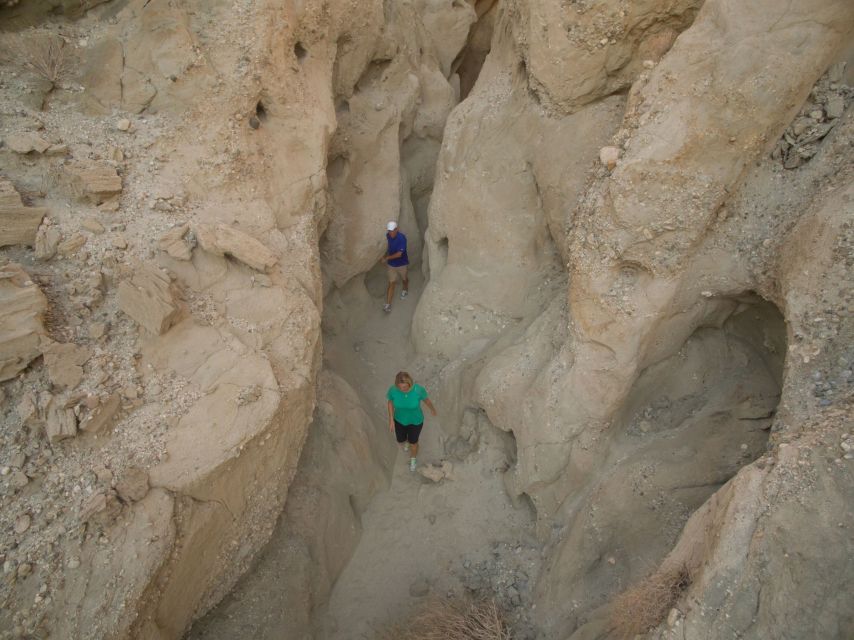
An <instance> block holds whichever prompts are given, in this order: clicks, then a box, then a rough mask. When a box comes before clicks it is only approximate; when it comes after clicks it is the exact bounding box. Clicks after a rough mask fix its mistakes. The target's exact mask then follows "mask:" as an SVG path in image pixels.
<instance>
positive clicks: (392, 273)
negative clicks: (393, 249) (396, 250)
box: [386, 264, 408, 282]
mask: <svg viewBox="0 0 854 640" xmlns="http://www.w3.org/2000/svg"><path fill="white" fill-rule="evenodd" d="M407 266H408V265H403V266H402V267H393V266H391V265H390V264H388V265H386V268H387V269H388V281H389V282H397V279H398V278H400V279H401V280H406V268H407Z"/></svg>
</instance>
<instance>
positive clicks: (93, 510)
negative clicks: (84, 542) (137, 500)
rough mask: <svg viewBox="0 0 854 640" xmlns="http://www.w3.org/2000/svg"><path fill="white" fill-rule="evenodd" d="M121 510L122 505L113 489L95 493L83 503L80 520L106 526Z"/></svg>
mask: <svg viewBox="0 0 854 640" xmlns="http://www.w3.org/2000/svg"><path fill="white" fill-rule="evenodd" d="M121 510H122V505H121V503H120V502H119V501H118V498H116V495H115V494H114V493H113V492H112V491H110V492H107V493H95V494H93V495H92V496H91V497H90V498H89V499H88V500H86V502H84V503H83V507H82V508H81V510H80V520H81V521H82V522H94V523H96V524H100V525H101V526H106V525H108V524H110V522H112V521H113V520H114V519H115V518H116V516H118V515H119V513H121Z"/></svg>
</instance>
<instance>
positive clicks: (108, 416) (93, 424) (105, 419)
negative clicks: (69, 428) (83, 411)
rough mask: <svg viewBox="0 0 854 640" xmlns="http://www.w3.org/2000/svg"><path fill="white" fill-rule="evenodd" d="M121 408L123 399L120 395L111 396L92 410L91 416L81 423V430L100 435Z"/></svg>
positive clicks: (113, 394)
mask: <svg viewBox="0 0 854 640" xmlns="http://www.w3.org/2000/svg"><path fill="white" fill-rule="evenodd" d="M120 408H121V398H120V397H119V394H118V393H112V394H110V396H109V397H108V398H107V399H106V400H104V401H103V402H100V403H99V404H98V405H96V406H95V407H94V408H92V409H91V410H90V412H89V415H88V416H86V417H85V418H83V420H82V421H81V422H80V430H81V431H84V432H85V433H100V432H101V431H103V430H104V429H105V428H106V427H109V426H110V425H111V424H112V423H113V421H114V420H115V418H116V416H117V415H118V413H119V409H120Z"/></svg>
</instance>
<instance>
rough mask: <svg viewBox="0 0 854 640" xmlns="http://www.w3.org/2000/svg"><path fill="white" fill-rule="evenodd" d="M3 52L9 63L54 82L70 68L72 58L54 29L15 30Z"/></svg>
mask: <svg viewBox="0 0 854 640" xmlns="http://www.w3.org/2000/svg"><path fill="white" fill-rule="evenodd" d="M3 48H4V49H5V52H4V53H5V56H4V57H6V58H7V59H8V60H9V61H10V62H11V63H12V64H15V65H17V66H18V67H19V68H21V69H22V70H25V71H29V72H30V73H32V74H34V75H36V76H38V77H39V78H41V79H42V80H46V81H47V82H49V83H50V89H53V88H54V87H55V86H57V85H58V84H59V83H60V82H61V81H62V80H63V79H64V78H65V77H66V76H67V75H68V74H69V73H70V71H71V68H72V59H71V55H70V49H69V48H68V47H66V44H65V40H63V39H62V38H61V37H60V36H58V35H56V34H55V33H51V32H48V31H39V30H35V29H33V30H31V31H25V32H23V33H16V34H13V35H11V36H10V37H9V38H8V39H6V41H5V43H4V47H3Z"/></svg>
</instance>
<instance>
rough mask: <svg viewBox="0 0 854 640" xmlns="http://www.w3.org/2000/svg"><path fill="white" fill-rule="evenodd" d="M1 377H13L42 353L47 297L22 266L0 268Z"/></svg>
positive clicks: (8, 265) (2, 378) (12, 265)
mask: <svg viewBox="0 0 854 640" xmlns="http://www.w3.org/2000/svg"><path fill="white" fill-rule="evenodd" d="M0 300H2V303H0V308H2V311H0V380H9V379H11V378H14V377H15V376H16V375H17V374H18V373H19V372H20V371H21V370H22V369H24V368H25V367H26V366H27V365H29V363H30V362H31V361H32V360H33V359H34V358H36V357H38V356H39V355H40V354H41V348H40V344H41V340H42V339H43V337H44V336H45V330H44V325H43V324H42V317H43V315H44V313H45V312H46V311H47V299H46V298H45V296H44V294H43V293H42V292H41V289H39V287H38V285H37V284H35V283H34V282H33V281H32V280H31V279H30V276H29V275H28V274H27V272H26V271H24V270H23V269H22V268H21V266H20V265H17V264H7V265H5V266H4V267H3V268H2V269H0Z"/></svg>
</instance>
